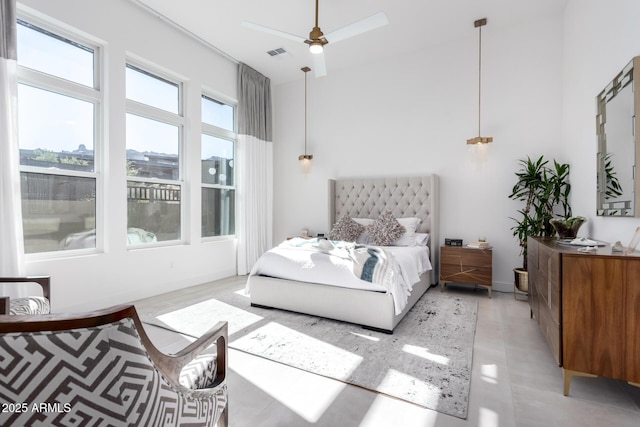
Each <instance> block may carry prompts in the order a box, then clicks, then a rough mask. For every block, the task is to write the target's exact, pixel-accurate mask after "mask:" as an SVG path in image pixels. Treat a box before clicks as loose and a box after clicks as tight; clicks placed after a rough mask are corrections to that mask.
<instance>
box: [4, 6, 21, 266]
mask: <svg viewBox="0 0 640 427" xmlns="http://www.w3.org/2000/svg"><path fill="white" fill-rule="evenodd" d="M16 25H17V24H16V2H15V0H0V103H1V105H0V236H1V238H0V276H24V242H23V240H22V208H21V196H20V151H19V147H18V80H17V70H18V64H17V61H16V59H17V41H16V38H17V35H16Z"/></svg>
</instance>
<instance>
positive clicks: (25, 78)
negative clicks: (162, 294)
mask: <svg viewBox="0 0 640 427" xmlns="http://www.w3.org/2000/svg"><path fill="white" fill-rule="evenodd" d="M16 25H26V26H28V27H30V28H35V29H36V31H38V30H39V31H41V32H42V33H43V34H45V35H47V36H50V37H53V38H56V39H58V40H61V41H64V42H66V43H70V44H74V45H79V46H78V47H79V48H81V47H82V48H88V49H91V50H93V87H89V86H86V85H83V84H81V83H76V82H73V81H71V80H67V79H64V78H62V77H58V76H55V75H52V74H48V73H45V72H42V71H38V70H35V69H32V68H28V67H26V66H24V65H20V64H18V65H17V73H16V75H17V83H18V84H19V85H20V84H22V85H27V86H31V87H34V88H36V89H40V90H45V91H49V92H52V93H55V94H58V95H62V96H67V97H71V98H74V99H78V100H81V101H85V102H89V103H91V104H93V106H94V108H93V171H79V170H72V169H62V168H41V167H37V166H28V165H21V164H20V165H19V171H20V175H21V176H22V173H23V172H24V173H35V174H42V175H56V176H72V177H79V178H90V179H93V180H95V188H96V196H95V230H96V242H95V243H96V244H95V247H93V248H81V249H67V250H54V251H44V252H33V253H25V254H24V255H25V257H26V259H33V260H38V259H51V258H63V257H74V256H78V255H85V254H93V253H100V252H103V251H104V245H105V238H104V236H105V231H106V230H105V227H104V207H105V191H104V179H103V178H102V170H103V158H104V136H103V135H104V127H105V125H106V117H105V114H106V107H105V93H104V80H103V75H104V74H103V72H102V67H103V65H104V63H105V61H104V46H103V45H102V44H101V43H100V42H99V41H97V40H95V39H91V38H89V37H87V36H85V35H81V34H80V32H76V31H73V30H69V29H66V28H62V27H61V26H58V25H55V24H53V23H51V22H48V21H44V20H42V19H39V18H37V17H35V16H33V15H31V14H29V13H26V12H24V11H21V10H18V13H17V19H16ZM80 46H81V47H80ZM18 102H19V100H18ZM21 201H22V198H21ZM23 236H24V235H23Z"/></svg>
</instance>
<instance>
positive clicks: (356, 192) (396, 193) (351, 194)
mask: <svg viewBox="0 0 640 427" xmlns="http://www.w3.org/2000/svg"><path fill="white" fill-rule="evenodd" d="M438 202H439V200H438V176H437V175H435V174H431V175H425V176H414V177H384V178H345V179H336V180H333V179H331V180H329V221H330V224H329V229H331V227H332V226H333V224H335V222H336V221H337V220H338V219H340V218H341V217H342V216H344V215H349V216H350V217H352V218H372V219H376V218H377V217H378V215H380V213H381V212H382V211H383V210H385V209H389V210H390V211H391V212H392V213H393V215H394V216H395V217H396V218H402V217H418V218H420V219H421V220H422V221H421V223H420V226H419V227H418V230H417V231H418V232H420V233H429V234H430V235H431V237H430V239H429V250H430V253H431V263H432V264H433V270H432V275H431V283H437V281H438V274H437V270H438V263H439V256H438V255H439V254H438V252H439V251H438V245H439V244H440V239H439V236H438V212H439V206H438Z"/></svg>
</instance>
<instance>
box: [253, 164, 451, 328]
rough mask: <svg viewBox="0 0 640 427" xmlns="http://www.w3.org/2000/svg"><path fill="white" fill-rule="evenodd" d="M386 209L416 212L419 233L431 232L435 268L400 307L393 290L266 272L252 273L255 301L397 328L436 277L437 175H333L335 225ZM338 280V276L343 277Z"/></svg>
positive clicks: (331, 213) (402, 214) (413, 214)
mask: <svg viewBox="0 0 640 427" xmlns="http://www.w3.org/2000/svg"><path fill="white" fill-rule="evenodd" d="M384 210H390V211H391V212H392V213H393V216H395V217H396V218H407V217H417V218H420V219H421V222H420V224H419V226H418V228H417V230H416V231H417V232H419V233H428V234H429V235H430V238H429V243H428V248H429V254H430V258H431V265H432V268H431V270H429V271H428V272H427V273H424V274H422V276H421V277H420V280H419V281H418V282H417V283H414V284H412V286H413V288H412V291H411V293H410V295H409V296H408V300H407V303H406V305H404V308H403V309H402V311H401V312H399V313H396V301H394V298H393V296H392V295H391V294H390V293H388V292H381V291H379V290H378V291H376V290H363V289H358V288H357V286H356V287H341V283H335V284H333V285H330V284H318V283H307V282H304V281H301V280H287V279H280V278H275V277H272V274H270V275H269V276H262V275H250V276H249V279H248V282H247V288H248V289H249V290H250V298H251V304H252V305H254V306H262V307H273V308H279V309H284V310H290V311H295V312H299V313H306V314H312V315H316V316H321V317H327V318H331V319H337V320H342V321H346V322H351V323H356V324H359V325H362V326H365V327H368V328H372V329H377V330H382V331H386V332H389V333H390V332H392V331H393V329H394V328H395V327H396V325H397V324H398V323H399V322H400V320H402V318H403V317H404V316H405V315H406V313H407V312H408V311H409V310H410V309H411V307H412V306H413V305H414V304H415V303H416V301H418V299H419V298H420V297H421V296H422V295H423V294H424V292H425V291H426V290H427V289H428V288H429V286H430V285H432V284H436V283H437V277H438V274H437V271H436V270H437V266H438V260H437V250H436V249H437V244H438V241H439V237H438V229H437V224H438V177H437V176H436V175H427V176H419V177H401V178H395V177H389V178H368V179H367V178H365V179H363V178H359V179H339V180H330V181H329V219H330V227H331V225H333V224H334V223H335V222H336V220H337V219H339V218H342V217H343V216H344V215H348V216H350V217H351V218H370V219H376V218H377V217H378V216H379V215H380V213H381V212H383V211H384ZM338 280H339V279H338Z"/></svg>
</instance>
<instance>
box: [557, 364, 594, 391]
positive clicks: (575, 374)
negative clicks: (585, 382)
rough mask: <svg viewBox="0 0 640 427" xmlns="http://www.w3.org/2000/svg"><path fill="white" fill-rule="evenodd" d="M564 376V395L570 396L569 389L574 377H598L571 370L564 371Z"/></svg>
mask: <svg viewBox="0 0 640 427" xmlns="http://www.w3.org/2000/svg"><path fill="white" fill-rule="evenodd" d="M562 376H563V377H564V395H565V396H569V387H570V386H571V378H573V377H590V378H596V377H597V375H594V374H587V373H586V372H579V371H572V370H571V369H564V368H563V369H562Z"/></svg>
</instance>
